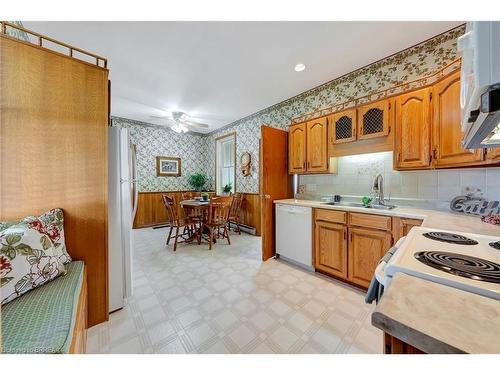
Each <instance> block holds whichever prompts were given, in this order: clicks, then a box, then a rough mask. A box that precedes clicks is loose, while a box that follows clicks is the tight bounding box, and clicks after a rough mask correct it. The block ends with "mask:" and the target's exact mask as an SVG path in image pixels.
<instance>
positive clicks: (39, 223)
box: [22, 208, 71, 264]
mask: <svg viewBox="0 0 500 375" xmlns="http://www.w3.org/2000/svg"><path fill="white" fill-rule="evenodd" d="M22 222H23V223H27V224H28V225H29V227H30V228H32V229H35V230H37V231H38V232H40V233H42V234H45V235H47V236H48V237H49V238H50V240H51V241H52V243H53V244H54V248H55V250H56V254H57V257H58V258H59V260H60V261H61V262H63V263H64V264H67V263H69V262H71V257H70V255H69V254H68V251H67V250H66V240H65V238H64V215H63V211H62V210H61V209H60V208H54V209H52V210H50V211H47V212H46V213H44V214H43V215H40V216H38V217H36V216H28V217H26V218H24V219H23V220H22Z"/></svg>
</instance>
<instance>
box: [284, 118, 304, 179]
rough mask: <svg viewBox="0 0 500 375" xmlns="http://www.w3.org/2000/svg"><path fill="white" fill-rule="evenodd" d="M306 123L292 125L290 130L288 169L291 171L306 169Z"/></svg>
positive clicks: (297, 171)
mask: <svg viewBox="0 0 500 375" xmlns="http://www.w3.org/2000/svg"><path fill="white" fill-rule="evenodd" d="M306 158H307V156H306V123H302V124H297V125H292V126H290V128H289V132H288V170H289V172H290V173H302V172H305V171H306Z"/></svg>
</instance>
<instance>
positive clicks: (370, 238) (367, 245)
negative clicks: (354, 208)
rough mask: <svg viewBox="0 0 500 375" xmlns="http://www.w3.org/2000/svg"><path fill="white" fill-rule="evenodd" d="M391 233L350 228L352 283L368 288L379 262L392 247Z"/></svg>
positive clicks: (350, 271)
mask: <svg viewBox="0 0 500 375" xmlns="http://www.w3.org/2000/svg"><path fill="white" fill-rule="evenodd" d="M391 242H392V236H391V233H390V232H386V231H381V230H376V229H367V228H353V227H350V228H349V255H348V260H349V271H348V278H349V280H350V281H351V282H353V283H355V284H357V285H359V286H361V287H364V288H368V286H369V285H370V282H371V280H372V277H373V274H374V272H375V268H376V267H377V265H378V262H379V260H380V259H381V258H382V256H383V255H384V254H385V252H386V251H387V250H389V248H390V247H391Z"/></svg>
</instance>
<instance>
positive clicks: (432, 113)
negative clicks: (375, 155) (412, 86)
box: [394, 72, 500, 170]
mask: <svg viewBox="0 0 500 375" xmlns="http://www.w3.org/2000/svg"><path fill="white" fill-rule="evenodd" d="M395 107H396V108H395V112H396V115H395V126H396V135H395V139H394V168H395V169H397V170H408V169H427V168H454V167H467V166H477V165H486V164H495V163H498V162H500V151H499V150H498V149H491V150H488V151H486V152H485V150H483V149H477V150H467V149H464V148H463V147H462V143H461V142H462V137H463V133H462V129H461V111H460V73H459V72H455V73H452V74H450V75H449V76H447V77H445V78H443V79H442V80H440V81H438V82H437V83H435V84H434V85H433V86H430V87H428V88H424V89H419V90H415V91H412V92H409V93H405V94H402V95H399V96H398V97H396V106H395ZM488 154H489V155H488Z"/></svg>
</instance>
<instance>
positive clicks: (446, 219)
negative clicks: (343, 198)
mask: <svg viewBox="0 0 500 375" xmlns="http://www.w3.org/2000/svg"><path fill="white" fill-rule="evenodd" d="M274 203H280V204H288V205H294V206H305V207H313V208H322V209H326V210H337V211H350V212H361V213H367V214H373V215H384V216H397V217H406V218H410V219H420V220H423V223H422V226H425V227H427V228H433V229H439V230H446V231H457V232H465V233H476V234H483V235H487V236H498V237H500V227H499V226H496V225H493V224H488V223H484V222H482V221H481V219H480V218H479V217H478V216H469V215H462V214H456V213H452V212H445V211H435V210H425V209H419V208H414V207H396V208H394V209H392V210H376V209H373V208H364V207H351V206H342V204H338V205H335V206H332V205H327V204H324V202H320V201H313V200H305V199H280V200H275V201H274Z"/></svg>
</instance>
